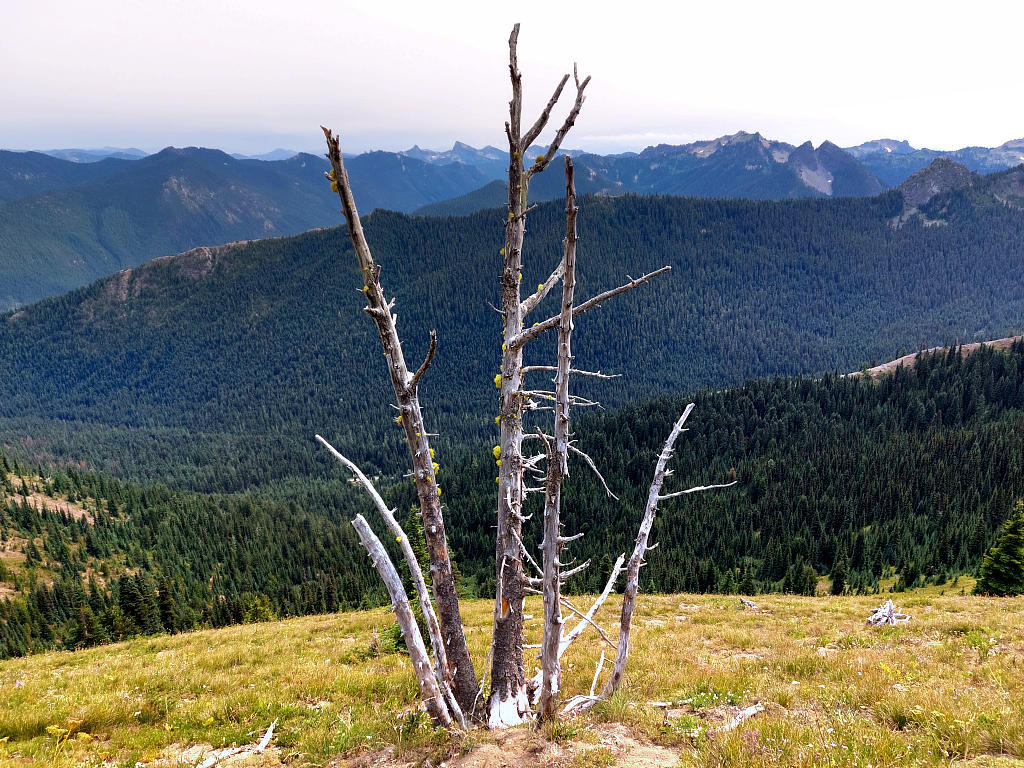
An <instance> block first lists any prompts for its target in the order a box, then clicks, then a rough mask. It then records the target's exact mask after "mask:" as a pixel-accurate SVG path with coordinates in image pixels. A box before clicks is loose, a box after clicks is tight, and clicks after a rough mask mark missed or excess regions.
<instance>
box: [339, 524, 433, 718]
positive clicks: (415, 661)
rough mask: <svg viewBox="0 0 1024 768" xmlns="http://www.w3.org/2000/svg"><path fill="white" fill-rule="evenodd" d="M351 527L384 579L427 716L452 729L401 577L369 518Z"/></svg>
mask: <svg viewBox="0 0 1024 768" xmlns="http://www.w3.org/2000/svg"><path fill="white" fill-rule="evenodd" d="M352 525H353V526H354V527H355V529H356V533H358V534H359V540H360V541H361V542H362V543H363V546H364V547H366V551H367V552H369V553H370V560H371V561H372V562H373V566H374V568H376V569H377V573H379V574H380V577H381V579H383V581H384V585H385V586H386V587H387V589H388V594H389V595H391V606H392V608H394V611H395V618H396V619H398V626H399V627H401V629H402V637H403V638H405V645H406V647H407V648H408V649H409V659H410V661H412V667H413V670H414V671H415V673H416V682H418V683H419V686H420V695H421V696H422V697H423V703H424V705H426V708H427V713H428V714H429V715H430V719H431V720H432V721H433V723H434V725H435V726H437V727H439V728H451V727H452V718H451V714H450V713H449V711H448V707H447V705H446V704H445V701H444V697H443V696H442V694H441V689H440V688H439V687H438V684H437V678H436V677H434V671H433V670H432V669H431V668H430V659H429V658H428V657H427V650H426V648H425V647H424V645H423V636H422V635H421V634H420V628H419V626H417V624H416V617H415V616H414V615H413V612H412V606H410V605H409V598H408V597H406V594H405V587H404V586H403V585H402V578H401V577H400V576H399V575H398V571H396V570H395V566H394V564H392V562H391V559H390V558H389V557H388V553H387V552H386V551H385V550H384V545H383V544H381V543H380V539H378V538H377V536H376V534H375V533H374V532H373V531H372V530H370V526H369V524H368V523H367V522H366V518H364V517H363V516H362V515H356V519H355V520H353V521H352Z"/></svg>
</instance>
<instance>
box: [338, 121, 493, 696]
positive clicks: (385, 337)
mask: <svg viewBox="0 0 1024 768" xmlns="http://www.w3.org/2000/svg"><path fill="white" fill-rule="evenodd" d="M323 130H324V135H325V136H326V137H327V150H328V152H327V157H328V159H329V160H330V161H331V174H330V177H331V179H332V181H333V182H334V188H335V189H336V191H337V192H338V196H339V197H340V199H341V203H342V209H343V211H344V214H345V220H346V222H347V223H348V232H349V237H350V238H351V240H352V247H353V249H354V251H355V254H356V258H357V260H358V262H359V267H360V269H361V270H362V277H363V293H364V295H365V296H366V302H367V306H366V308H365V310H364V311H365V312H366V313H367V314H368V315H369V316H370V318H371V319H372V320H373V322H374V324H375V325H376V326H377V333H378V335H379V337H380V342H381V346H382V347H383V348H384V356H385V357H386V358H387V362H388V373H389V375H390V377H391V384H392V386H393V388H394V391H395V397H396V398H397V400H398V412H399V417H398V419H399V423H400V424H401V425H402V427H403V429H404V430H405V439H406V443H407V444H408V446H409V453H410V455H411V458H412V465H413V477H414V478H415V482H416V494H417V496H418V497H419V502H420V514H421V515H422V518H423V530H424V536H425V539H426V544H427V552H428V555H429V559H430V584H431V588H432V590H433V594H434V601H435V602H436V604H437V614H438V619H439V622H440V625H441V633H442V635H443V637H444V645H445V647H446V650H447V656H448V675H449V677H450V679H451V687H452V690H453V692H454V693H455V698H456V699H457V700H458V703H459V706H460V707H461V708H462V710H463V711H464V712H470V711H471V710H472V707H473V702H474V701H475V700H476V696H477V691H478V690H479V687H478V684H477V680H476V675H475V673H474V672H473V660H472V659H471V658H470V655H469V647H468V646H467V644H466V635H465V632H464V630H463V627H462V615H461V612H460V609H459V598H458V594H457V592H456V590H455V575H454V572H453V569H452V564H451V559H450V557H449V553H448V539H447V536H446V535H445V528H444V517H443V515H442V512H441V494H440V489H439V488H438V487H437V479H436V478H435V476H434V467H433V458H432V453H431V449H430V440H429V438H428V435H427V429H426V426H425V425H424V423H423V413H422V412H421V410H420V403H419V381H420V378H421V377H422V376H423V374H424V373H425V372H426V370H427V368H428V367H429V365H430V362H431V360H432V359H433V356H434V352H435V350H436V346H437V342H436V338H435V337H434V334H433V333H431V339H430V351H429V352H428V353H427V357H426V359H425V360H424V361H423V364H422V365H421V366H420V367H419V368H418V369H417V370H416V372H415V373H414V374H413V373H410V372H409V369H408V368H407V367H406V363H405V357H404V355H403V353H402V342H401V340H400V339H399V338H398V331H397V329H396V326H395V316H394V315H393V314H392V313H391V308H392V306H393V304H394V302H391V303H388V301H387V299H386V298H385V296H384V289H383V288H382V287H381V284H380V266H379V265H377V264H376V263H374V261H373V256H372V254H371V253H370V247H369V245H368V244H367V242H366V237H365V235H364V234H363V228H362V224H361V223H360V221H359V212H358V210H357V209H356V204H355V198H354V197H353V194H352V188H351V186H350V185H349V181H348V174H347V173H346V172H345V165H344V162H343V161H342V157H341V147H340V145H339V141H338V139H337V137H336V136H334V135H333V134H332V133H331V131H329V130H328V129H326V128H324V129H323Z"/></svg>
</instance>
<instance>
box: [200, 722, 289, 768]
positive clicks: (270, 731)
mask: <svg viewBox="0 0 1024 768" xmlns="http://www.w3.org/2000/svg"><path fill="white" fill-rule="evenodd" d="M276 725H277V720H274V722H272V723H271V724H270V727H269V728H267V732H266V733H264V734H263V738H262V739H260V740H259V743H258V744H246V745H245V746H243V747H228V748H226V749H215V750H214V751H213V752H211V753H210V754H209V755H207V756H206V758H205V759H204V760H203V761H202V762H201V763H199V764H198V765H197V766H196V768H213V766H215V765H217V764H219V763H222V762H223V761H225V760H227V759H228V758H230V757H237V756H239V755H261V754H263V752H264V751H265V750H266V749H267V747H268V746H270V740H271V739H272V738H274V728H275V726H276Z"/></svg>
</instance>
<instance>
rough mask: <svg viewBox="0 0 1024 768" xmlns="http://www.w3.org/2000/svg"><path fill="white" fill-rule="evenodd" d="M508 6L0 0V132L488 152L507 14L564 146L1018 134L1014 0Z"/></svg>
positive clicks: (130, 140)
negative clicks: (580, 82) (577, 94)
mask: <svg viewBox="0 0 1024 768" xmlns="http://www.w3.org/2000/svg"><path fill="white" fill-rule="evenodd" d="M509 5H511V4H504V3H491V2H443V1H441V0H438V1H436V2H424V1H423V0H420V1H419V2H388V1H387V0H377V2H372V0H363V2H350V0H289V1H287V2H286V1H284V0H245V2H237V1H236V0H145V1H142V0H89V1H86V0H0V35H2V38H0V39H2V42H0V72H3V75H2V77H0V104H2V108H0V147H5V148H11V149H30V148H32V149H49V148H56V147H97V146H103V145H111V146H137V147H140V148H142V149H146V150H155V149H158V148H160V147H163V146H166V145H170V144H173V145H176V146H185V145H194V144H198V145H204V146H216V147H221V148H223V149H226V150H228V151H238V152H249V153H256V152H263V151H267V150H270V149H273V148H275V147H286V148H291V149H302V150H311V151H320V145H321V136H320V134H319V128H318V126H319V125H320V124H321V123H323V124H325V125H328V126H331V127H333V128H335V129H336V130H338V131H340V132H341V134H342V137H343V140H344V143H343V147H344V149H345V150H346V151H349V152H356V151H362V150H366V149H371V148H382V149H390V150H396V149H404V148H406V147H408V146H410V145H412V144H413V143H418V144H420V145H421V146H425V147H431V148H440V147H447V146H450V145H451V143H452V142H453V141H454V140H455V139H460V140H463V141H466V142H469V143H471V144H474V145H476V146H480V145H482V144H487V143H490V144H494V145H497V146H501V144H502V140H503V133H502V124H503V120H504V117H505V115H506V113H507V100H508V90H509V86H508V78H507V69H506V64H507V46H506V40H507V38H508V33H509V30H510V29H511V26H512V23H513V22H515V21H520V22H521V23H522V32H521V34H520V49H519V50H520V68H521V69H522V71H523V74H524V83H525V88H526V94H527V98H528V100H529V103H530V105H531V112H532V109H533V108H535V107H536V106H538V105H539V104H540V103H542V102H543V101H544V100H546V98H547V97H548V95H549V93H550V90H551V88H552V87H553V86H554V84H555V83H556V82H557V80H558V77H559V76H560V74H561V73H562V72H566V71H570V69H571V67H572V63H573V61H574V60H575V61H578V62H579V66H580V71H581V72H582V73H586V74H591V75H593V78H594V79H593V83H592V86H591V88H590V89H589V91H588V93H589V97H588V100H587V104H586V106H585V107H584V112H583V116H582V117H581V119H580V120H579V122H578V124H577V130H576V132H575V133H574V135H573V136H572V138H571V139H570V140H569V141H568V142H567V145H568V146H572V147H582V148H586V149H589V150H593V151H600V152H613V151H625V150H638V149H642V148H643V147H644V146H647V145H649V144H655V143H659V142H669V143H683V142H686V141H692V140H695V139H701V138H711V137H714V136H718V135H721V134H725V133H733V132H735V131H737V130H741V129H742V130H747V131H760V132H761V133H762V134H764V135H766V136H769V137H772V138H778V139H783V140H786V141H790V142H794V143H799V142H802V141H804V140H806V139H811V140H812V141H814V143H815V144H818V143H819V142H821V141H823V140H825V139H831V140H833V141H835V142H837V143H839V144H840V145H843V146H847V145H850V144H856V143H860V142H862V141H865V140H867V139H872V138H881V137H890V138H898V139H903V138H905V139H908V140H910V142H911V143H912V144H914V145H915V146H919V147H920V146H928V147H933V148H937V149H952V148H956V147H961V146H965V145H970V144H977V145H985V146H994V145H997V144H1001V143H1002V142H1004V141H1006V140H1008V139H1012V138H1019V137H1024V99H1022V94H1021V72H1022V71H1024V66H1022V64H1021V50H1022V48H1021V35H1022V33H1024V3H1022V2H1019V0H1018V1H1016V2H991V1H989V0H975V2H971V3H963V2H960V3H955V4H953V3H949V4H944V3H942V2H937V1H936V0H932V1H931V2H916V1H915V2H904V1H901V0H886V1H885V2H878V1H876V0H859V1H858V2H839V1H837V0H833V1H830V0H818V1H817V2H795V1H793V2H789V1H787V0H771V1H766V2H745V1H736V2H722V1H721V0H718V1H715V0H705V1H704V2H700V3H692V2H675V3H668V2H666V3H657V2H644V1H643V0H628V1H621V0H620V1H619V2H614V3H601V2H586V3H583V2H577V3H555V2H518V3H515V4H514V5H515V7H516V8H517V9H518V10H517V11H515V12H512V11H510V10H508V6H509ZM559 114H561V112H560V113H559Z"/></svg>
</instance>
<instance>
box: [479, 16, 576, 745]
mask: <svg viewBox="0 0 1024 768" xmlns="http://www.w3.org/2000/svg"><path fill="white" fill-rule="evenodd" d="M518 40H519V25H518V24H516V25H515V26H514V27H513V28H512V34H511V35H510V36H509V40H508V46H509V65H508V69H509V79H510V81H511V84H512V98H511V100H510V101H509V119H508V121H507V122H506V123H505V135H506V136H507V138H508V154H509V166H508V218H507V219H506V222H505V247H504V249H503V263H502V272H501V314H502V320H503V329H502V336H503V340H504V344H503V345H502V350H503V353H502V360H501V371H500V378H496V379H495V382H496V383H497V385H498V389H499V390H500V392H501V395H500V402H499V414H498V415H499V421H500V437H499V442H498V447H499V449H500V454H499V455H500V458H501V466H500V468H499V471H498V494H497V535H496V538H495V571H496V577H497V578H496V584H497V587H496V596H495V603H494V637H493V641H492V647H491V650H492V653H491V655H492V666H491V695H490V702H489V707H488V709H489V714H488V723H489V724H490V725H491V727H494V728H501V727H505V726H510V725H517V724H519V723H522V722H524V721H526V720H527V719H529V718H530V717H531V712H530V702H529V695H528V692H527V686H526V674H525V666H524V661H523V602H524V599H525V595H526V593H525V589H524V588H525V586H526V584H527V579H526V574H525V573H524V570H523V563H522V557H521V537H522V523H523V519H524V518H523V499H524V496H525V488H524V483H523V477H524V471H525V469H526V466H525V463H524V461H523V412H524V406H525V405H526V403H525V402H524V398H523V393H522V391H521V390H522V380H523V371H522V369H523V345H522V344H513V343H512V342H513V340H514V339H515V338H517V337H518V336H519V335H520V334H521V333H522V332H523V317H524V314H525V312H526V311H528V309H529V308H530V307H531V305H532V304H535V301H534V300H532V299H531V300H530V301H528V302H526V304H525V306H524V302H523V299H522V290H521V288H522V286H521V282H522V268H523V240H524V238H525V235H526V217H527V214H528V213H529V211H530V208H529V207H528V206H527V198H528V196H529V180H530V178H531V177H532V176H534V175H535V174H537V173H540V172H542V171H543V170H544V168H546V167H547V164H548V163H550V161H551V159H552V158H553V157H554V155H555V153H556V152H557V151H558V148H559V146H560V144H561V142H562V140H563V139H564V138H565V135H566V134H567V133H568V131H569V129H570V128H571V127H572V125H573V124H574V123H575V120H576V117H577V116H578V115H579V110H580V109H581V108H582V106H583V92H584V89H585V88H586V85H587V83H588V82H589V79H588V80H585V81H583V82H582V83H580V82H579V80H578V79H577V80H576V101H575V103H574V105H573V107H572V109H571V110H570V113H569V116H568V117H567V118H566V120H565V121H564V122H563V124H562V126H561V127H560V128H559V130H558V132H557V133H556V135H555V140H554V141H552V143H551V145H550V146H549V147H548V151H547V153H546V155H545V156H543V157H542V158H538V159H537V160H536V161H535V162H534V163H533V165H532V166H531V167H530V169H529V170H526V169H525V165H524V157H525V155H526V151H527V150H528V149H529V148H530V145H531V144H532V142H533V141H534V140H535V139H536V137H537V136H539V135H540V133H541V132H542V131H543V130H544V128H545V126H546V125H547V122H548V119H549V117H550V114H551V109H553V108H554V105H555V103H556V102H557V101H558V98H557V97H559V96H560V95H561V93H562V89H563V88H564V85H565V82H567V77H566V78H563V82H562V83H561V84H560V85H559V86H558V88H556V89H555V94H554V96H553V97H552V100H551V101H549V103H548V106H547V107H545V109H544V110H543V111H542V112H541V114H540V116H539V117H538V118H537V120H536V121H535V122H534V124H533V125H532V126H531V127H530V129H529V130H528V131H527V133H526V134H525V135H523V133H522V108H523V90H522V75H521V73H520V72H519V61H518V56H517V45H518ZM557 272H558V270H556V273H555V274H553V275H552V277H550V278H549V279H548V281H546V283H545V285H546V286H547V288H546V289H545V290H544V291H543V293H546V292H547V290H550V288H551V287H552V286H554V285H555V284H556V283H557V282H558V280H559V279H560V276H559V275H558V274H557ZM536 301H539V298H538V299H537V300H536Z"/></svg>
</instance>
